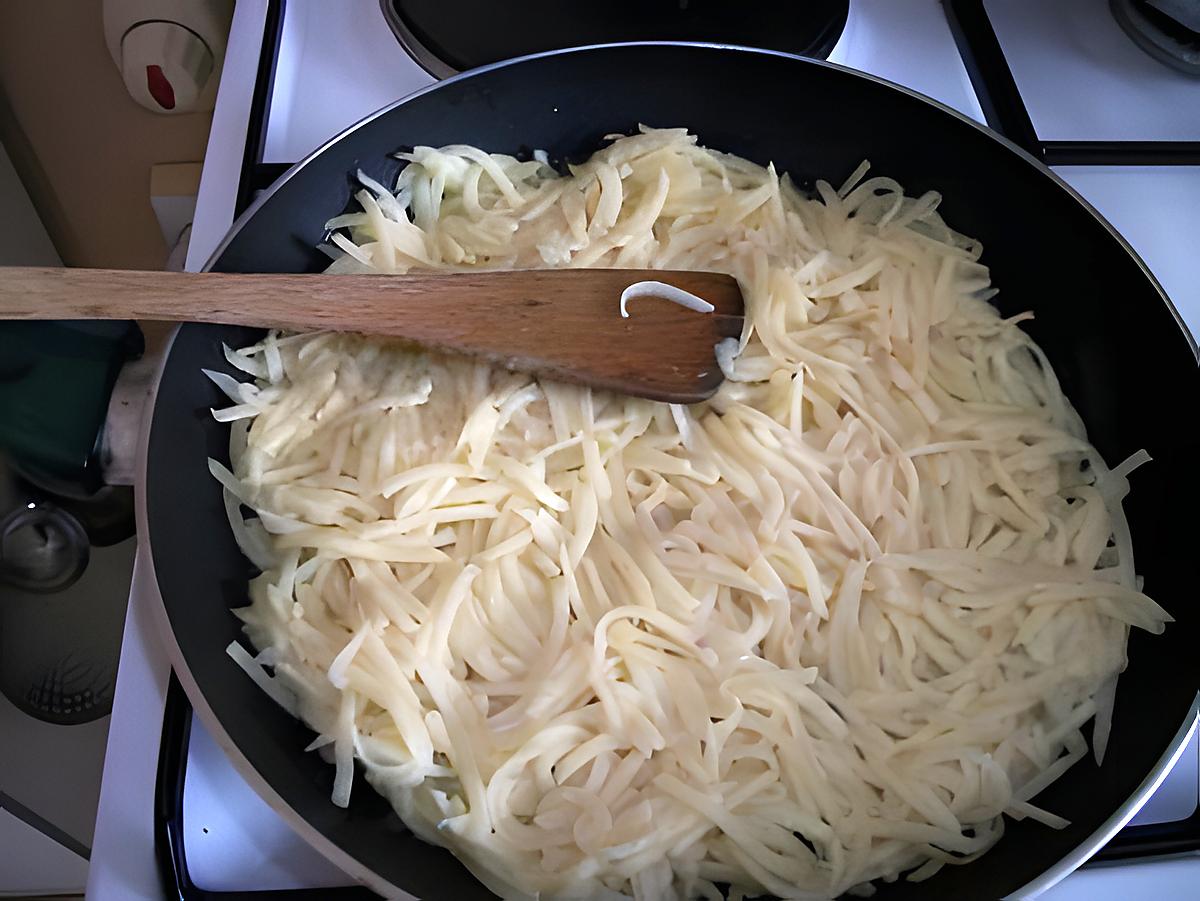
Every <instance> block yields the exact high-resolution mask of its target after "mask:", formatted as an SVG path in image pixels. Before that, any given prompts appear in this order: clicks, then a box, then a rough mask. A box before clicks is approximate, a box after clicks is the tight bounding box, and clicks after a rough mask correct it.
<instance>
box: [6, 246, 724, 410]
mask: <svg viewBox="0 0 1200 901" xmlns="http://www.w3.org/2000/svg"><path fill="white" fill-rule="evenodd" d="M643 281H654V282H663V283H666V284H668V285H671V286H674V287H677V288H680V289H682V290H684V291H687V292H689V293H691V294H694V295H696V296H698V297H701V298H703V299H704V300H706V301H708V302H709V303H711V304H712V305H713V308H714V309H713V310H712V312H706V313H705V312H698V311H696V310H690V309H685V308H684V307H682V306H680V305H679V304H677V303H671V302H669V301H667V300H664V299H662V298H661V294H662V292H661V291H657V290H656V289H653V288H649V289H648V291H650V292H655V293H657V294H658V295H659V296H648V297H639V298H638V299H636V300H631V301H630V303H629V316H628V317H623V316H622V315H621V309H620V307H621V303H620V298H621V293H622V292H623V291H624V290H625V289H626V288H628V287H629V286H631V285H633V284H636V283H638V282H643ZM742 313H743V308H742V294H741V290H740V289H739V288H738V284H737V281H736V280H735V279H733V278H731V277H730V276H728V275H720V274H717V273H711V272H677V271H666V270H657V269H655V270H651V269H545V270H527V271H479V272H456V273H446V274H436V273H425V272H421V273H411V274H408V275H396V276H381V275H245V274H230V273H216V272H206V273H184V272H138V271H134V270H122V269H35V268H23V267H8V268H0V319H165V320H170V321H181V322H183V321H186V322H217V323H223V324H228V325H250V326H262V327H267V328H283V329H293V330H308V329H329V330H333V331H346V332H363V333H366V334H371V335H392V336H396V337H400V338H406V339H408V340H410V341H414V342H416V343H418V344H421V345H423V346H425V347H430V348H436V349H438V350H447V351H454V352H456V353H465V354H471V355H473V356H476V357H480V358H482V359H484V360H487V361H488V362H491V363H494V364H496V365H499V366H503V367H505V368H507V369H515V370H520V371H523V372H533V373H537V374H538V375H544V376H546V377H548V378H552V379H560V380H562V381H569V382H576V383H578V384H583V385H591V386H593V387H596V388H606V389H609V390H612V391H620V392H623V393H625V394H633V395H637V396H640V397H648V398H651V399H653V400H660V401H667V402H671V403H695V402H696V401H700V400H704V399H705V398H708V397H711V396H712V394H713V392H714V391H716V390H717V386H719V385H720V384H721V380H722V375H721V368H720V367H719V366H718V365H717V362H716V357H715V354H714V351H713V348H714V347H715V345H716V344H717V343H718V342H719V341H722V340H723V339H725V338H737V337H738V336H739V335H741V332H742Z"/></svg>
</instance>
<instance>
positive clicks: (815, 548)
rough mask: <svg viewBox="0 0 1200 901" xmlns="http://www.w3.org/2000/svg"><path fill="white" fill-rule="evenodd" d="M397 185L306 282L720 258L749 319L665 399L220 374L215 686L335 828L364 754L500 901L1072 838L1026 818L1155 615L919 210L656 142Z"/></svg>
mask: <svg viewBox="0 0 1200 901" xmlns="http://www.w3.org/2000/svg"><path fill="white" fill-rule="evenodd" d="M403 157H404V158H405V159H406V160H408V161H409V165H408V166H407V167H406V168H405V169H404V170H403V171H402V173H401V175H400V177H399V183H398V184H397V185H396V187H395V189H394V190H388V189H387V188H385V186H383V185H380V184H377V183H375V182H373V181H371V180H370V179H368V178H366V177H362V178H361V181H362V183H363V185H364V189H363V190H362V191H361V192H360V193H359V194H358V201H359V203H360V205H361V207H362V210H363V211H362V212H360V213H350V214H346V215H343V216H339V217H338V218H337V219H335V220H334V221H333V222H331V227H333V228H336V229H338V230H339V231H338V232H337V233H336V234H335V235H334V237H333V240H334V243H335V244H336V245H337V247H339V248H341V249H342V250H343V251H344V252H345V253H344V255H340V256H339V258H338V259H337V260H336V262H334V264H333V266H332V267H331V270H332V271H362V270H363V269H371V270H380V271H385V272H405V271H408V270H410V269H414V268H425V269H450V268H461V267H468V266H486V267H493V268H496V267H543V266H618V267H621V266H628V267H648V268H692V269H712V270H719V271H723V272H728V273H730V274H732V275H734V276H736V277H737V278H738V279H739V280H740V282H741V284H742V285H743V289H744V291H745V294H746V298H747V312H748V316H747V328H746V333H745V334H744V335H743V337H742V340H741V342H740V343H739V342H732V341H731V342H729V343H728V344H727V345H724V346H722V348H721V349H720V356H721V361H722V366H723V368H724V369H725V370H726V373H727V375H728V381H726V382H725V383H724V384H723V386H722V388H721V389H720V391H719V392H718V394H717V395H716V396H715V397H714V398H713V400H712V401H710V402H708V403H705V404H699V405H695V406H690V407H682V406H669V405H664V404H655V403H651V402H648V401H643V400H637V399H632V398H627V397H621V396H617V395H611V394H602V393H593V392H589V391H588V390H586V389H580V388H576V387H571V386H564V385H559V384H553V383H549V382H539V381H536V380H534V379H532V378H530V377H528V376H524V375H519V374H513V373H508V372H503V371H497V370H492V369H489V368H487V367H485V366H482V365H478V364H475V363H473V362H470V361H467V360H464V359H458V358H449V357H443V356H436V355H430V354H424V353H418V352H414V351H412V350H411V349H406V348H404V347H403V346H402V345H400V344H399V343H396V342H388V341H380V340H369V339H366V338H362V337H357V336H349V335H337V334H329V333H322V334H305V335H287V336H285V335H281V334H277V333H272V334H270V335H268V336H267V337H266V339H265V340H263V341H262V342H260V343H259V344H256V345H254V346H253V347H248V348H244V349H241V350H228V351H227V357H228V359H229V361H230V362H231V363H232V364H233V366H235V367H236V368H238V369H239V370H241V371H242V372H244V373H246V374H247V375H248V376H251V377H252V378H253V381H252V382H246V383H238V382H237V381H235V380H233V379H230V378H229V377H227V376H221V375H215V374H214V380H215V381H216V383H217V384H218V385H219V386H220V388H221V389H222V390H223V391H224V392H225V393H226V394H228V395H229V397H230V398H231V401H232V406H230V407H229V408H228V409H226V410H222V411H217V413H216V415H217V416H218V418H219V419H221V420H223V421H225V420H228V421H231V422H232V437H231V454H230V456H231V459H232V461H233V463H232V471H229V470H226V469H225V468H224V467H223V466H221V465H220V464H218V463H216V462H213V463H212V469H213V472H214V474H215V475H216V477H217V478H219V479H220V481H221V482H222V484H223V485H224V487H225V491H226V496H227V508H228V510H229V515H230V522H231V525H232V527H233V529H234V531H235V533H236V535H237V536H238V540H239V542H240V543H241V546H242V547H243V548H244V550H245V552H246V554H247V556H248V557H249V558H250V559H251V560H253V561H254V562H255V563H256V564H257V565H259V566H260V567H262V569H263V573H262V575H260V576H259V577H257V578H256V579H254V580H253V582H252V583H251V586H250V598H251V603H250V606H248V607H246V608H244V609H242V610H239V611H238V613H239V615H240V616H241V618H242V619H243V620H244V622H245V628H246V632H247V635H248V636H249V639H250V641H251V642H252V643H253V644H254V646H255V647H256V648H257V649H258V650H259V651H260V652H261V653H260V656H259V657H258V658H256V659H255V660H253V661H252V660H251V659H250V658H249V656H248V655H247V654H246V653H245V652H244V651H242V652H241V655H240V657H239V659H240V662H241V663H242V664H243V665H244V666H246V667H248V668H251V669H254V670H255V671H256V672H255V677H256V679H257V681H259V683H260V684H262V685H263V686H264V688H266V689H267V690H268V691H270V692H271V694H272V696H273V697H275V698H276V699H277V700H279V701H280V702H281V703H284V704H286V705H288V706H289V709H292V710H294V711H295V712H296V713H297V714H298V715H299V716H300V717H302V718H303V719H304V721H305V722H307V723H308V724H310V725H311V726H312V727H313V729H315V730H316V731H317V732H318V733H319V737H318V738H317V740H316V741H314V743H313V745H312V747H313V748H320V749H321V751H322V753H324V754H327V755H328V756H329V759H330V760H331V761H332V762H334V763H335V764H336V767H337V780H336V784H335V789H334V801H335V802H336V803H338V804H343V805H344V804H346V803H348V801H349V797H350V792H351V779H352V774H353V770H354V761H355V760H357V761H359V763H360V764H361V768H362V771H363V773H364V774H365V777H366V779H367V781H368V782H369V783H370V784H371V785H372V786H374V787H375V788H376V789H377V790H378V791H380V792H381V793H383V794H384V795H385V796H386V797H387V798H388V799H389V800H390V801H391V803H392V804H393V805H394V806H395V808H396V810H397V811H398V812H399V813H400V815H401V817H402V818H403V819H404V821H405V822H406V823H407V824H408V826H409V827H410V828H411V829H412V830H413V831H414V832H415V833H416V834H418V835H419V836H421V837H423V838H425V839H426V840H428V841H430V842H434V843H436V844H440V845H445V846H447V847H449V848H451V849H453V850H454V852H455V853H456V854H458V855H459V857H460V858H461V859H462V860H463V861H464V863H466V865H467V866H469V867H470V868H471V870H472V872H474V873H475V874H476V875H477V876H478V877H479V878H480V879H481V880H482V881H483V882H485V883H486V884H487V885H488V886H489V887H490V888H492V889H493V890H494V891H495V892H497V893H498V894H500V895H502V896H504V897H506V898H535V897H541V898H607V899H618V898H636V899H646V901H658V899H667V898H710V899H718V898H722V897H724V896H725V895H724V892H725V891H726V890H728V892H729V893H730V895H729V896H730V897H741V896H747V895H748V896H755V895H759V894H772V895H776V896H778V897H781V898H829V897H834V896H837V895H839V894H841V893H843V892H845V891H856V892H859V893H867V892H869V890H870V883H871V880H875V879H895V878H897V877H898V876H901V875H905V876H907V878H910V879H923V878H927V877H929V876H930V875H932V874H933V873H934V872H936V871H937V870H938V869H939V868H940V867H942V866H943V865H945V864H961V863H965V862H968V861H970V860H972V859H974V858H975V857H977V856H978V855H979V854H982V853H983V852H984V851H986V850H987V848H988V847H990V846H991V845H992V844H993V843H994V842H996V841H997V839H998V838H999V837H1000V835H1001V834H1002V832H1003V828H1004V816H1005V815H1007V816H1009V817H1012V818H1014V819H1021V818H1023V817H1033V818H1035V819H1037V820H1040V821H1041V822H1043V823H1044V824H1045V825H1046V826H1047V827H1049V828H1059V827H1061V826H1063V825H1064V824H1065V821H1064V820H1063V819H1061V818H1060V817H1058V816H1057V815H1055V814H1054V813H1052V812H1049V811H1044V810H1041V809H1039V808H1038V807H1037V806H1035V805H1034V804H1033V803H1032V801H1031V799H1032V798H1033V797H1034V796H1035V795H1037V793H1038V792H1040V791H1041V790H1042V789H1043V788H1044V787H1045V786H1046V785H1048V784H1049V783H1050V782H1052V781H1053V780H1054V779H1056V778H1058V777H1059V776H1060V775H1062V773H1063V772H1064V771H1065V770H1066V769H1067V768H1069V767H1070V766H1071V765H1072V764H1073V763H1075V762H1076V761H1077V760H1079V759H1080V758H1081V757H1083V756H1084V755H1085V753H1086V752H1087V746H1086V743H1085V740H1084V737H1083V734H1082V732H1081V731H1080V730H1081V727H1082V726H1083V725H1084V724H1085V723H1086V722H1087V721H1088V720H1089V719H1091V718H1093V717H1094V716H1095V717H1097V720H1098V724H1097V728H1096V736H1097V742H1096V744H1095V748H1094V750H1095V753H1096V754H1097V756H1098V757H1099V756H1101V755H1102V754H1103V740H1104V736H1106V735H1107V732H1108V723H1109V718H1110V716H1111V705H1112V697H1113V692H1114V690H1115V685H1116V677H1117V674H1118V673H1119V672H1120V671H1121V670H1122V669H1123V668H1124V666H1125V644H1126V638H1127V634H1128V630H1129V628H1130V627H1131V626H1136V627H1138V628H1142V629H1146V630H1149V631H1151V632H1160V631H1161V630H1162V629H1163V626H1164V623H1165V622H1167V621H1168V620H1169V619H1170V618H1169V617H1168V616H1167V615H1166V613H1165V612H1164V611H1163V610H1162V609H1161V608H1160V607H1158V606H1157V605H1156V604H1155V603H1154V602H1153V601H1151V600H1150V599H1149V598H1148V597H1146V596H1145V595H1143V594H1142V593H1141V592H1140V590H1139V586H1138V583H1137V581H1136V578H1135V574H1134V569H1133V557H1132V549H1131V545H1130V541H1129V534H1128V527H1127V526H1126V524H1125V520H1124V518H1123V517H1122V515H1121V511H1120V501H1121V498H1122V496H1123V495H1124V494H1125V492H1126V491H1127V489H1128V482H1127V481H1126V475H1127V469H1128V468H1129V467H1119V468H1118V469H1117V470H1115V471H1111V470H1109V469H1108V468H1107V467H1106V466H1105V465H1104V463H1103V461H1102V460H1101V459H1100V458H1099V456H1098V454H1097V453H1096V452H1095V450H1093V448H1092V447H1091V446H1090V445H1089V444H1088V442H1087V440H1086V437H1085V434H1084V430H1083V427H1082V424H1081V422H1080V420H1079V418H1078V417H1077V415H1076V414H1075V412H1074V411H1073V410H1072V408H1071V406H1070V404H1069V403H1068V401H1067V400H1066V398H1065V397H1064V396H1063V394H1062V392H1061V391H1060V389H1059V386H1058V383H1057V381H1056V379H1055V377H1054V373H1053V371H1052V370H1051V368H1050V366H1049V363H1048V361H1047V360H1046V359H1045V357H1044V356H1043V355H1042V353H1041V351H1040V350H1039V349H1038V348H1037V347H1036V346H1035V345H1034V344H1033V343H1032V341H1031V340H1030V338H1029V337H1028V336H1027V335H1026V334H1025V333H1024V332H1023V331H1022V330H1021V329H1020V328H1019V327H1018V323H1019V322H1020V321H1021V320H1022V319H1023V318H1026V317H1014V318H1012V319H1007V320H1006V319H1002V318H1000V316H999V315H998V313H997V312H996V310H995V309H994V308H993V307H992V306H991V305H990V304H988V303H987V299H988V297H989V296H990V294H991V293H992V289H991V288H990V287H989V278H988V272H987V270H986V268H984V266H982V265H981V264H980V263H979V262H978V258H979V254H980V248H979V247H978V246H977V245H976V244H975V243H974V242H972V241H970V240H968V239H966V238H963V237H962V236H960V235H958V234H956V233H955V232H953V231H952V230H950V229H949V228H948V227H947V226H946V225H945V224H944V223H943V222H942V220H941V219H940V218H939V216H938V215H937V213H936V212H935V210H936V206H937V201H938V198H937V196H936V195H934V194H928V195H925V196H923V197H920V198H916V199H912V198H907V197H905V196H904V194H903V191H902V189H901V187H900V186H899V185H898V184H896V183H895V182H894V181H891V180H890V179H886V178H874V177H873V178H865V175H866V167H865V166H863V167H860V169H859V170H858V171H856V172H855V174H854V176H853V177H852V178H851V179H850V180H849V181H848V182H847V183H846V184H845V185H844V186H843V187H842V188H841V189H834V188H833V187H832V186H831V185H829V184H826V183H824V182H819V183H818V184H817V186H816V191H815V196H808V195H805V194H802V193H801V192H799V191H798V190H797V189H796V187H795V186H793V185H792V184H791V182H790V181H789V180H788V179H787V178H786V177H780V176H779V175H778V174H777V173H776V171H775V170H774V168H772V167H767V168H763V167H761V166H759V165H756V164H754V163H750V162H747V161H746V160H742V159H738V158H736V157H732V156H728V155H724V154H721V153H717V152H714V151H711V150H707V149H704V148H701V147H699V146H698V145H697V143H696V141H695V139H694V138H693V137H691V136H689V135H688V134H687V132H686V131H685V130H683V129H668V130H652V129H644V130H643V131H642V133H639V134H636V135H633V136H631V137H622V138H619V139H617V140H614V141H613V142H612V143H611V144H609V145H608V146H607V147H605V148H604V149H602V150H601V151H599V152H598V153H597V154H596V155H595V156H594V157H592V158H591V159H590V160H589V161H588V162H586V163H584V164H583V165H580V166H575V167H572V168H571V170H570V173H569V174H568V175H559V174H557V173H555V172H554V171H553V170H552V169H551V168H550V167H549V166H548V164H547V162H546V159H545V155H544V154H540V155H537V156H536V157H535V159H534V160H532V161H530V162H521V161H518V160H516V159H514V158H512V157H509V156H502V155H499V154H488V153H485V152H483V151H480V150H478V149H475V148H471V147H463V146H454V147H445V148H442V149H440V150H439V149H433V148H429V147H419V148H417V149H416V150H415V151H413V152H412V153H411V154H404V155H403ZM335 253H336V251H335ZM614 300H615V299H614ZM613 315H614V316H616V315H619V312H618V309H617V305H616V303H615V302H614V308H613ZM633 315H636V311H634V314H633ZM696 315H703V312H697V313H696ZM1139 462H1142V458H1141V457H1137V458H1136V459H1131V461H1130V465H1131V466H1132V465H1134V464H1137V463H1139ZM243 504H244V505H246V506H248V507H250V508H251V509H252V510H253V511H255V515H254V516H253V517H251V518H250V519H243V516H242V514H241V513H240V512H239V510H240V506H241V505H243ZM239 650H240V649H239ZM264 666H273V667H274V675H273V677H272V676H269V675H268V674H267V672H266V671H265V670H263V669H261V667H264ZM718 886H722V887H727V889H726V888H718Z"/></svg>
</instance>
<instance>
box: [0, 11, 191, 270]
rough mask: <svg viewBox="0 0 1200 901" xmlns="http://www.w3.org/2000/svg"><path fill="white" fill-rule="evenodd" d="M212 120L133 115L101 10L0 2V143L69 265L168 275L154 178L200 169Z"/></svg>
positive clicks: (144, 113)
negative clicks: (156, 172) (161, 171)
mask: <svg viewBox="0 0 1200 901" xmlns="http://www.w3.org/2000/svg"><path fill="white" fill-rule="evenodd" d="M211 119H212V114H211V113H187V114H181V115H177V116H164V115H158V114H156V113H152V112H150V111H149V110H145V109H143V108H142V107H140V106H138V105H137V104H136V103H134V101H133V100H132V98H130V96H129V95H128V94H127V93H126V92H125V86H124V83H123V82H122V80H121V76H120V73H119V72H118V71H117V67H116V66H115V65H114V63H113V61H112V58H111V57H110V56H109V53H108V48H107V47H106V46H105V43H104V32H103V28H102V24H101V4H100V0H13V2H8V0H5V2H0V143H3V144H4V146H5V148H6V150H7V152H8V155H9V157H10V158H11V160H12V163H13V166H14V167H15V169H16V171H17V173H18V175H19V176H20V177H21V180H22V181H23V182H24V184H25V188H26V190H27V191H28V193H29V196H30V198H31V199H32V200H33V203H34V206H35V207H36V208H37V210H38V213H39V215H40V216H41V219H42V222H43V224H44V225H45V227H46V231H47V232H48V233H49V234H50V238H51V240H52V241H53V242H54V245H55V247H56V248H57V250H58V253H59V256H60V257H61V258H62V261H63V263H65V264H66V265H68V266H100V267H112V268H142V269H161V268H162V267H163V264H164V263H165V261H166V258H167V253H168V252H169V250H170V248H168V247H167V245H166V241H165V240H164V239H163V236H162V233H161V232H160V230H159V226H158V222H157V220H156V219H155V217H154V212H153V210H152V209H151V206H150V168H151V166H152V165H154V164H155V163H175V162H193V161H199V160H201V159H202V158H203V156H204V148H205V145H206V143H207V140H208V130H209V125H210V123H211ZM6 214H7V211H5V210H0V215H6Z"/></svg>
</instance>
